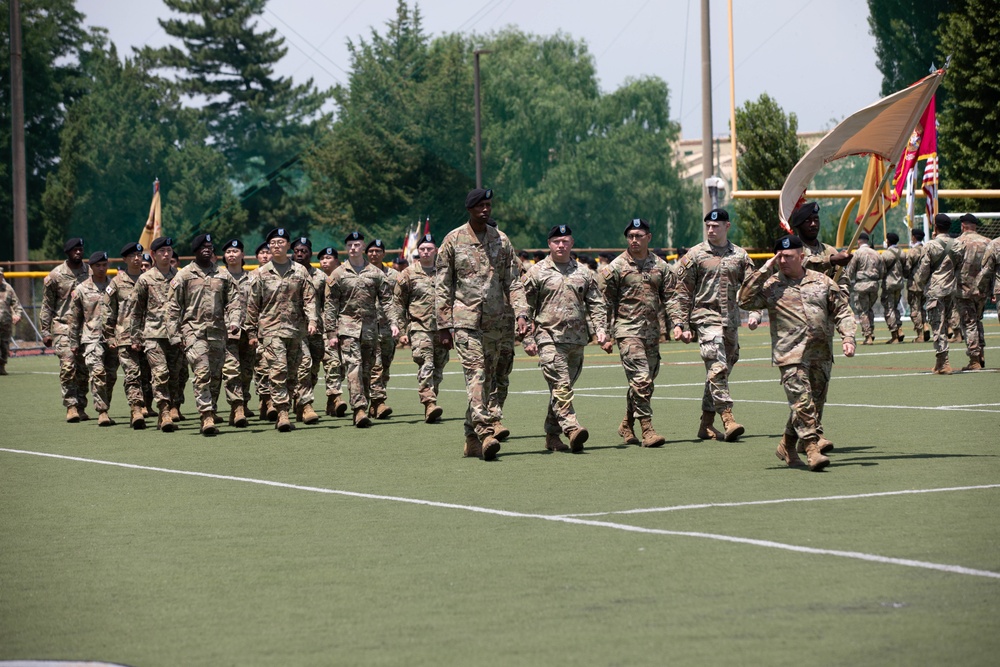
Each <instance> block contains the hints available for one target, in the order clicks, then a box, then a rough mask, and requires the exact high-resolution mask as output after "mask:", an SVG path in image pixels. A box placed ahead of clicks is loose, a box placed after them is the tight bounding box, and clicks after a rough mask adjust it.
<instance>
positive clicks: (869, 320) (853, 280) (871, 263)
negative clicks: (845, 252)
mask: <svg viewBox="0 0 1000 667" xmlns="http://www.w3.org/2000/svg"><path fill="white" fill-rule="evenodd" d="M844 280H845V281H847V283H848V284H849V285H850V287H851V289H850V291H851V292H852V293H854V294H855V295H856V298H857V300H858V301H857V305H858V320H859V321H860V322H861V333H862V334H864V337H865V341H866V342H870V341H872V340H874V339H875V313H874V312H873V311H872V308H873V307H874V305H875V302H876V301H877V300H878V285H879V282H881V280H882V259H881V258H880V257H879V255H878V252H876V251H875V250H874V249H873V248H872V247H871V246H869V245H861V246H859V247H858V249H857V250H855V251H854V254H853V255H852V256H851V261H850V262H848V264H847V268H846V269H844Z"/></svg>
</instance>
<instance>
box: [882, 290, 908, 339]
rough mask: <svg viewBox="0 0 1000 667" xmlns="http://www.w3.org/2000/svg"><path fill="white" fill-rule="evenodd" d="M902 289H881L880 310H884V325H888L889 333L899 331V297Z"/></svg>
mask: <svg viewBox="0 0 1000 667" xmlns="http://www.w3.org/2000/svg"><path fill="white" fill-rule="evenodd" d="M902 294H903V291H902V290H901V289H898V290H882V310H884V311H885V325H886V326H887V327H889V333H891V334H893V335H895V334H898V333H899V328H900V324H901V321H900V319H899V299H900V297H901V296H902Z"/></svg>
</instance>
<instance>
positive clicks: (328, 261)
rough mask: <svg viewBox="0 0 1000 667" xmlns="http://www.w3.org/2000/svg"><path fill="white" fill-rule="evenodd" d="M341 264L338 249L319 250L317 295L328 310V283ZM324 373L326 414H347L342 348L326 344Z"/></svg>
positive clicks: (335, 415)
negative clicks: (320, 272) (321, 295)
mask: <svg viewBox="0 0 1000 667" xmlns="http://www.w3.org/2000/svg"><path fill="white" fill-rule="evenodd" d="M338 266H340V256H339V254H338V253H337V249H336V248H333V247H326V248H323V249H322V250H320V251H319V268H320V271H322V272H323V284H322V286H321V287H318V288H316V295H317V296H319V292H320V290H322V292H323V310H322V311H321V312H323V313H325V312H326V285H327V283H328V282H329V280H330V276H332V275H333V272H334V270H335V269H336V268H337V267H338ZM323 374H324V376H325V382H326V414H328V415H329V416H331V417H343V416H344V415H345V414H347V403H345V402H344V399H343V398H342V396H343V393H344V389H343V387H344V361H343V359H342V358H341V356H340V349H339V348H334V347H330V346H328V345H326V344H325V343H324V351H323Z"/></svg>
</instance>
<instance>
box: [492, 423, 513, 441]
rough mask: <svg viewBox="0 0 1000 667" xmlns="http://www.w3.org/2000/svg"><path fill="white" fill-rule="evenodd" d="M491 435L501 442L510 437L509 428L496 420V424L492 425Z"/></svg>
mask: <svg viewBox="0 0 1000 667" xmlns="http://www.w3.org/2000/svg"><path fill="white" fill-rule="evenodd" d="M493 437H494V438H496V439H497V440H499V441H500V442H503V441H504V440H506V439H507V438H509V437H510V429H509V428H507V427H506V426H504V425H503V424H501V423H500V422H497V423H496V424H494V425H493Z"/></svg>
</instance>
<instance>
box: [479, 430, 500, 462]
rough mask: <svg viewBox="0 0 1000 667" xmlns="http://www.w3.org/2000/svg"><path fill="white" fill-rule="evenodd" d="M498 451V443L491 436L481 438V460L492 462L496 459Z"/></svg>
mask: <svg viewBox="0 0 1000 667" xmlns="http://www.w3.org/2000/svg"><path fill="white" fill-rule="evenodd" d="M499 451H500V441H499V440H497V439H496V438H494V437H493V436H492V435H488V436H486V437H485V438H483V460H484V461H492V460H494V459H496V457H497V452H499Z"/></svg>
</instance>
